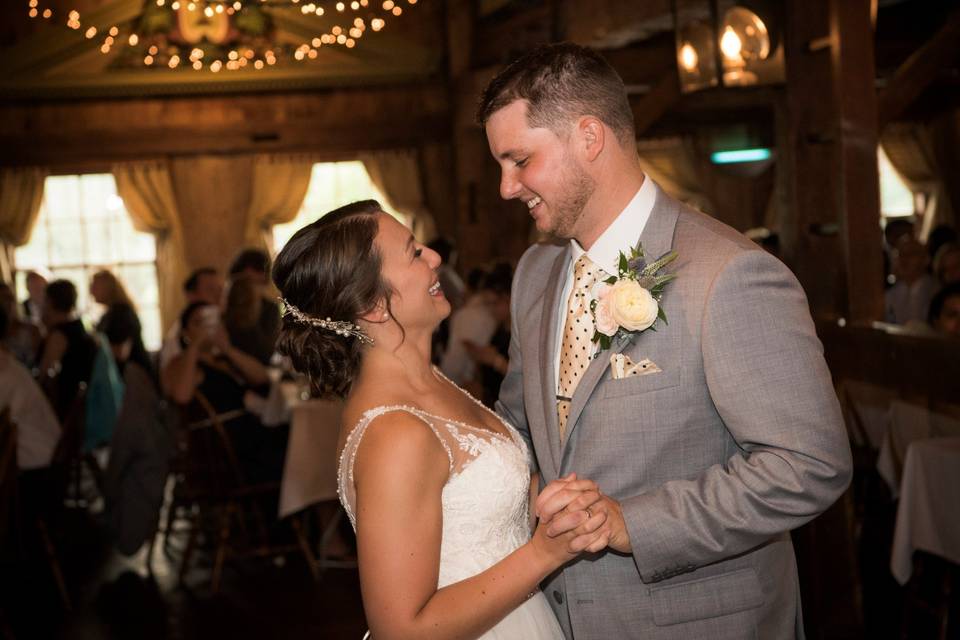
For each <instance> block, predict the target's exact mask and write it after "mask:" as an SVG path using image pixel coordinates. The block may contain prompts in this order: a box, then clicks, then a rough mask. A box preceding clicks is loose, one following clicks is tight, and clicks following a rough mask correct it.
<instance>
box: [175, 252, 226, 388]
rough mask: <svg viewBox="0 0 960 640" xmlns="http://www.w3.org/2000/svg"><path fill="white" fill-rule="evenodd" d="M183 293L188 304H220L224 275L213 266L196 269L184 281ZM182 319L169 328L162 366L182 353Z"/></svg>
mask: <svg viewBox="0 0 960 640" xmlns="http://www.w3.org/2000/svg"><path fill="white" fill-rule="evenodd" d="M183 295H184V297H186V299H187V306H189V305H191V304H193V303H194V302H203V303H204V304H209V305H214V306H219V305H220V302H221V298H222V297H223V277H222V276H221V275H220V273H219V272H217V270H216V269H214V268H213V267H200V268H199V269H196V270H195V271H194V272H193V273H191V274H190V276H189V277H188V278H187V279H186V280H185V281H184V283H183ZM180 349H181V347H180V320H179V319H178V320H177V321H176V322H174V323H173V325H172V326H171V327H170V328H169V329H168V330H167V333H166V335H164V337H163V346H162V347H161V348H160V368H161V369H162V368H163V367H165V366H166V365H167V364H168V363H169V362H170V360H171V359H172V358H173V356H175V355H177V354H178V353H180Z"/></svg>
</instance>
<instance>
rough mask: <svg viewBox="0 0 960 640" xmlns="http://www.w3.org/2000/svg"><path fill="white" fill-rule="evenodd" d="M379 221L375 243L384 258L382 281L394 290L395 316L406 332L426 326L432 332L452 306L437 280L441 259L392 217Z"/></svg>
mask: <svg viewBox="0 0 960 640" xmlns="http://www.w3.org/2000/svg"><path fill="white" fill-rule="evenodd" d="M378 222H379V228H378V230H377V237H376V240H375V243H376V245H377V249H378V250H379V251H380V255H381V256H382V259H383V266H382V270H383V271H382V273H383V278H384V280H386V281H387V283H388V284H389V285H390V287H391V288H392V289H393V294H392V295H391V297H390V308H391V312H392V313H393V317H394V318H396V320H397V321H398V322H399V323H400V324H401V326H403V327H404V329H405V330H410V329H413V328H416V327H425V328H427V329H430V330H431V331H432V330H433V327H435V326H436V325H437V324H439V322H440V321H441V320H442V319H443V318H445V317H447V316H448V315H449V314H450V303H449V302H447V299H446V298H445V297H444V295H443V291H442V290H441V289H440V281H439V280H438V278H437V267H439V266H440V256H439V255H437V253H436V252H435V251H433V250H431V249H429V248H427V247H425V246H424V245H422V244H420V243H419V242H417V241H416V240H415V239H414V237H413V234H412V233H410V230H409V229H407V228H406V227H405V226H403V225H402V224H400V223H399V222H397V220H396V219H394V218H393V217H391V216H389V215H387V214H385V213H382V214H380V215H379V216H378Z"/></svg>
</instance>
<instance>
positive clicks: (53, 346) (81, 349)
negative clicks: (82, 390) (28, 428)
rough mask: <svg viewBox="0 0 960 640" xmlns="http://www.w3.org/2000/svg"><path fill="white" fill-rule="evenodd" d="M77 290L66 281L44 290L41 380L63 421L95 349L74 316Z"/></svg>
mask: <svg viewBox="0 0 960 640" xmlns="http://www.w3.org/2000/svg"><path fill="white" fill-rule="evenodd" d="M76 306H77V288H76V287H74V286H73V283H72V282H70V281H69V280H54V281H53V282H51V283H50V285H49V286H48V287H47V295H46V303H45V304H44V306H43V323H44V325H45V326H46V327H47V338H46V340H45V341H44V344H43V348H42V350H41V354H40V380H41V381H42V383H43V384H44V386H45V387H46V388H47V391H48V395H49V396H50V397H51V398H52V401H53V406H54V409H55V410H56V412H57V415H58V416H59V417H60V419H61V420H63V418H64V417H66V415H67V412H68V410H69V409H70V406H71V405H72V403H73V401H74V399H75V398H76V396H77V391H78V389H79V387H80V384H81V383H86V382H88V381H89V380H90V370H91V368H92V367H93V358H94V356H95V355H96V351H97V346H96V344H95V343H94V341H93V338H91V337H90V335H89V334H88V333H87V330H86V329H85V328H84V326H83V322H81V321H80V319H79V318H78V317H77V315H76Z"/></svg>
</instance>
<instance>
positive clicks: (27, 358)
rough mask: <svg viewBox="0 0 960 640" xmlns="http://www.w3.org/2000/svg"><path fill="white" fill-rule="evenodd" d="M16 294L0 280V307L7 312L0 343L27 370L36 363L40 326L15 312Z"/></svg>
mask: <svg viewBox="0 0 960 640" xmlns="http://www.w3.org/2000/svg"><path fill="white" fill-rule="evenodd" d="M17 306H18V305H17V296H16V294H15V293H14V291H13V289H12V288H11V287H10V286H9V285H8V284H6V283H4V282H0V307H3V308H4V309H5V310H6V313H7V329H6V332H0V343H2V344H3V346H4V347H5V348H6V350H7V351H8V352H9V353H10V354H11V355H12V356H13V357H14V358H16V359H17V361H18V362H19V363H20V364H22V365H23V366H24V367H26V368H27V369H28V370H33V368H34V367H35V366H36V363H37V351H38V350H39V349H40V344H41V343H42V342H43V335H42V334H41V333H40V328H39V327H38V326H37V325H35V324H34V323H32V322H24V321H23V320H22V319H21V318H20V315H19V314H18V313H17Z"/></svg>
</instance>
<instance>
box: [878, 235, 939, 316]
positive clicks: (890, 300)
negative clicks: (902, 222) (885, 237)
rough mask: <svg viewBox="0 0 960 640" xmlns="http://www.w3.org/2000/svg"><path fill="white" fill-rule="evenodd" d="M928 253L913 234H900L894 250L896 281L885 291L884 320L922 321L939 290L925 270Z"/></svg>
mask: <svg viewBox="0 0 960 640" xmlns="http://www.w3.org/2000/svg"><path fill="white" fill-rule="evenodd" d="M928 262H929V261H928V256H927V252H926V250H925V249H924V247H923V245H922V244H920V242H918V241H917V240H916V239H914V238H913V237H912V236H902V237H901V238H900V240H899V241H898V242H897V245H896V248H895V249H894V251H893V274H894V276H895V277H896V281H895V282H894V284H893V286H892V287H890V288H889V289H888V290H887V291H886V293H885V294H884V298H885V307H886V321H887V322H890V323H893V324H907V323H910V322H917V321H919V322H923V321H925V320H926V318H927V310H928V309H929V308H930V300H931V299H932V298H933V294H934V293H936V291H937V289H938V284H937V281H936V280H935V279H934V278H933V276H931V275H930V274H929V273H927V265H928Z"/></svg>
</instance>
